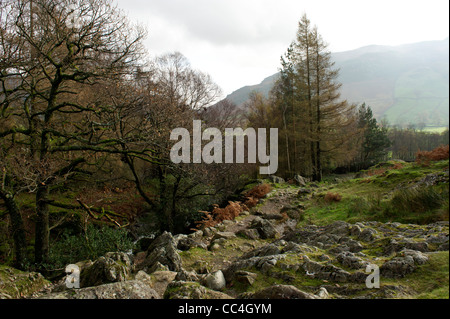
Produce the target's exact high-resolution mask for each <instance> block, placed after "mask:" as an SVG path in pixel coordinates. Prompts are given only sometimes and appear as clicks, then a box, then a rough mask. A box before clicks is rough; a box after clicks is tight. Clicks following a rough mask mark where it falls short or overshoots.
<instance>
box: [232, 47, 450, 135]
mask: <svg viewBox="0 0 450 319" xmlns="http://www.w3.org/2000/svg"><path fill="white" fill-rule="evenodd" d="M332 57H333V60H334V61H335V63H336V65H335V66H336V68H339V69H340V76H339V79H338V80H339V81H340V82H341V83H342V89H341V93H342V98H343V99H347V100H348V101H349V102H352V103H357V104H361V103H362V102H366V104H367V105H369V106H371V107H372V109H373V111H374V114H375V116H376V117H377V118H378V119H381V118H383V117H386V118H387V119H388V121H389V123H391V124H399V125H407V124H410V123H413V124H416V125H419V126H448V125H449V39H448V38H447V39H445V40H443V41H428V42H420V43H413V44H406V45H401V46H380V45H372V46H366V47H362V48H359V49H356V50H351V51H345V52H337V53H333V54H332ZM277 77H278V73H277V74H274V75H271V76H269V77H267V78H266V79H264V80H263V81H262V82H261V83H260V84H258V85H252V86H246V87H243V88H240V89H238V90H236V91H234V92H233V93H231V94H230V95H228V96H227V98H228V99H230V100H231V101H233V102H234V103H236V104H237V105H242V104H243V103H244V102H245V101H246V100H247V99H248V95H249V93H250V92H252V91H259V92H261V93H263V94H265V95H267V94H268V92H269V91H270V89H271V88H272V86H273V83H274V82H275V80H276V79H277Z"/></svg>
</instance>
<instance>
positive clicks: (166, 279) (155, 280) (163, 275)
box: [135, 271, 177, 298]
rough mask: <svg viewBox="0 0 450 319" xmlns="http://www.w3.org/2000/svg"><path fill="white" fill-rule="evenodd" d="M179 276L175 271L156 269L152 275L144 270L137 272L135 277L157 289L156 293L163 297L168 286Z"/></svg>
mask: <svg viewBox="0 0 450 319" xmlns="http://www.w3.org/2000/svg"><path fill="white" fill-rule="evenodd" d="M176 276H177V273H176V272H173V271H155V272H154V273H152V274H151V275H148V274H147V273H145V272H143V271H139V272H138V273H137V274H136V277H135V279H136V280H139V281H142V282H144V283H146V284H147V285H148V286H149V287H150V288H152V289H153V290H155V291H156V293H157V294H158V295H159V296H160V298H162V297H163V296H164V293H165V292H166V289H167V286H168V285H169V284H170V283H171V282H172V281H174V280H175V277H176Z"/></svg>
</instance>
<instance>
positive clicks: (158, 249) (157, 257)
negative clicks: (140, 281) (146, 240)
mask: <svg viewBox="0 0 450 319" xmlns="http://www.w3.org/2000/svg"><path fill="white" fill-rule="evenodd" d="M158 263H159V264H161V265H164V266H167V267H168V269H169V270H170V271H176V272H178V271H180V270H181V258H180V255H179V254H178V252H177V248H176V242H175V239H174V238H173V236H172V234H171V233H169V232H164V233H163V234H162V235H160V236H159V237H158V238H156V239H155V240H154V241H153V242H152V243H151V245H150V246H149V248H148V250H147V257H146V258H145V260H144V262H142V263H141V264H140V265H139V267H137V269H136V270H137V271H139V270H144V271H145V272H146V273H152V272H154V271H155V270H156V269H157V265H158Z"/></svg>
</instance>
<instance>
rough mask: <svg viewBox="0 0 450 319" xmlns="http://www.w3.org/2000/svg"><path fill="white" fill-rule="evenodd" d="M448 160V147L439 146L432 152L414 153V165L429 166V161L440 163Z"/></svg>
mask: <svg viewBox="0 0 450 319" xmlns="http://www.w3.org/2000/svg"><path fill="white" fill-rule="evenodd" d="M448 158H449V146H448V145H441V146H439V147H436V148H435V149H434V150H432V151H429V152H427V151H419V152H417V153H416V163H417V164H420V165H425V166H426V165H429V164H430V162H431V161H442V160H446V159H448Z"/></svg>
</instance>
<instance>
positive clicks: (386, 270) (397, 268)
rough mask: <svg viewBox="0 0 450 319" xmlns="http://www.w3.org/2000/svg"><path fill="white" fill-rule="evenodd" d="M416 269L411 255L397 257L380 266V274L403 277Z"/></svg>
mask: <svg viewBox="0 0 450 319" xmlns="http://www.w3.org/2000/svg"><path fill="white" fill-rule="evenodd" d="M415 269H416V266H415V264H414V258H413V257H411V256H406V257H395V258H392V259H391V260H389V261H387V262H385V263H384V264H383V265H382V266H381V267H380V274H381V275H382V276H384V277H387V278H402V277H404V276H406V275H407V274H410V273H412V272H413V271H414V270H415Z"/></svg>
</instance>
